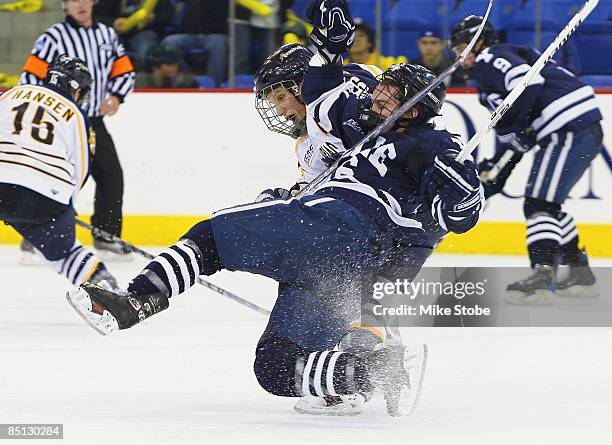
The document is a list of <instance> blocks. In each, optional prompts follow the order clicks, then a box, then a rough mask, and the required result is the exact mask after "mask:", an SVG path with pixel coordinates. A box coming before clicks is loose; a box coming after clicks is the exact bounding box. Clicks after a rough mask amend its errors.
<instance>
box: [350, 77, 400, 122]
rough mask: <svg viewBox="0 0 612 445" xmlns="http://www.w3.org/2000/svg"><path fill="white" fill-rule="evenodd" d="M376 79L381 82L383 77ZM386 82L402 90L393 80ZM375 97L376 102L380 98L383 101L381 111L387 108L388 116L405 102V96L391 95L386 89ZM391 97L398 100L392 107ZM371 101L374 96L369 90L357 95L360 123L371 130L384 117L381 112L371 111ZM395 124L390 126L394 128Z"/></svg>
mask: <svg viewBox="0 0 612 445" xmlns="http://www.w3.org/2000/svg"><path fill="white" fill-rule="evenodd" d="M378 80H379V81H380V82H381V84H382V83H383V82H382V81H383V80H384V79H383V78H382V76H379V77H378ZM386 84H388V85H393V86H395V87H398V88H399V91H400V92H402V87H401V86H398V85H397V84H396V83H395V82H386ZM381 96H382V97H381ZM376 99H377V102H379V103H380V101H381V99H382V100H383V101H384V102H383V103H384V105H383V106H382V107H381V108H382V111H384V110H387V111H388V112H389V113H387V114H388V115H389V116H390V115H391V114H393V112H394V111H395V110H396V109H397V108H398V107H400V106H401V105H402V104H403V103H404V102H405V100H404V99H405V96H404V98H402V99H398V98H397V97H393V96H391V95H389V94H387V92H386V91H385V92H384V93H380V94H378V95H377V96H376ZM392 99H394V100H395V101H399V104H398V105H397V106H395V108H393V105H391V100H392ZM373 103H374V96H373V94H371V93H369V92H364V93H361V95H360V97H359V104H360V111H359V120H360V121H361V125H362V126H363V127H365V130H366V131H371V130H373V129H374V128H376V127H377V126H379V125H380V124H381V123H382V122H384V120H385V119H386V117H383V115H382V114H381V113H378V112H376V111H372V106H373ZM403 120H405V119H398V121H397V122H399V121H403ZM395 126H396V125H394V126H393V127H392V128H395Z"/></svg>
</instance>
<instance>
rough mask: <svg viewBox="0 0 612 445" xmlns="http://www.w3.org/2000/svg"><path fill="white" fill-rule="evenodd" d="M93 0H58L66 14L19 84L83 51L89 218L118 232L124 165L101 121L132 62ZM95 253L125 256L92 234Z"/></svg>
mask: <svg viewBox="0 0 612 445" xmlns="http://www.w3.org/2000/svg"><path fill="white" fill-rule="evenodd" d="M93 4H94V0H63V1H62V8H63V9H64V11H66V18H65V20H63V21H61V22H59V23H56V24H54V25H52V26H51V27H49V29H47V30H46V31H45V32H44V33H43V34H42V35H41V36H40V37H39V38H38V40H37V41H36V43H34V48H33V49H32V53H31V54H30V56H29V57H28V59H27V61H26V64H25V66H24V68H23V74H22V75H21V79H20V83H21V84H35V85H40V84H41V83H42V81H43V79H44V78H45V76H46V72H47V66H48V64H49V63H50V62H51V61H52V60H54V58H55V57H56V56H57V55H58V54H63V53H65V54H67V55H68V56H70V57H83V59H84V61H85V63H86V64H87V68H88V69H89V72H90V73H91V76H92V78H93V83H92V85H91V93H90V97H89V100H88V101H87V102H88V103H87V105H86V106H85V105H84V106H83V108H84V111H85V113H86V114H87V117H88V118H89V122H90V124H91V127H92V128H93V130H94V131H95V135H96V150H95V155H94V157H93V163H92V167H91V176H92V178H93V179H94V181H95V182H96V194H95V198H94V213H93V215H92V217H91V223H92V225H93V226H94V227H99V228H101V229H103V230H105V231H106V232H108V233H110V234H111V235H115V236H117V237H120V236H121V229H122V223H123V214H122V206H123V170H122V169H121V164H120V163H119V157H118V156H117V150H116V149H115V144H114V142H113V139H112V137H111V135H110V134H109V133H108V130H107V129H106V126H105V124H104V120H103V119H104V117H105V116H113V115H115V114H116V113H117V111H118V110H119V106H120V105H121V104H122V103H123V101H124V99H125V97H126V96H127V95H128V94H130V93H131V91H132V89H133V88H134V77H135V74H134V68H133V66H132V62H131V61H130V58H129V57H128V56H127V55H126V54H125V53H124V51H123V46H122V45H121V44H120V43H119V39H118V37H117V34H116V33H115V31H114V30H113V28H110V27H109V26H107V25H105V24H104V23H101V22H99V21H97V20H95V19H94V18H93ZM94 247H96V249H98V252H99V253H100V254H101V255H100V256H105V257H106V258H109V257H113V258H116V259H130V258H132V256H131V255H130V254H129V253H128V252H127V251H126V250H125V249H124V248H123V247H122V246H121V245H119V244H117V243H111V242H108V241H106V240H104V239H103V238H101V237H95V236H94Z"/></svg>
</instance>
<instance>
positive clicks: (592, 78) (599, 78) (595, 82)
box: [580, 74, 612, 88]
mask: <svg viewBox="0 0 612 445" xmlns="http://www.w3.org/2000/svg"><path fill="white" fill-rule="evenodd" d="M580 80H582V81H583V82H584V83H586V84H588V85H591V86H592V87H593V88H612V74H608V75H589V76H580Z"/></svg>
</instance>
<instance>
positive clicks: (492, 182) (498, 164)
mask: <svg viewBox="0 0 612 445" xmlns="http://www.w3.org/2000/svg"><path fill="white" fill-rule="evenodd" d="M506 153H509V154H510V155H508V154H506ZM509 156H510V157H509ZM522 157H523V154H522V153H517V152H515V151H514V150H511V149H508V150H506V151H503V150H502V151H500V152H498V153H497V154H496V155H495V156H493V157H492V158H490V159H485V160H483V161H480V163H479V164H478V170H479V172H480V180H481V181H482V186H483V188H484V194H485V199H489V198H490V197H491V196H493V195H496V194H498V193H501V192H502V191H503V190H504V186H505V185H506V181H507V180H508V178H509V177H510V174H511V173H512V170H514V167H516V164H518V162H519V161H520V160H521V159H522ZM491 173H494V174H491Z"/></svg>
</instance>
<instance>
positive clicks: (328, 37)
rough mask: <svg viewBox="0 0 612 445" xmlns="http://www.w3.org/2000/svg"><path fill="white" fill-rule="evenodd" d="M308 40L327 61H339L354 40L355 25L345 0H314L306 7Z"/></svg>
mask: <svg viewBox="0 0 612 445" xmlns="http://www.w3.org/2000/svg"><path fill="white" fill-rule="evenodd" d="M306 20H307V21H308V22H309V23H310V24H312V26H313V30H312V33H311V34H310V41H311V42H312V44H313V45H314V46H316V47H317V50H318V52H319V54H320V55H321V56H322V57H323V58H324V59H325V60H326V61H327V63H341V61H342V53H345V52H347V51H348V49H349V48H350V47H351V46H352V45H353V42H354V41H355V25H354V23H353V17H351V13H350V11H349V8H348V4H347V2H346V1H345V0H314V1H312V2H310V3H309V4H308V7H307V8H306Z"/></svg>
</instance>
